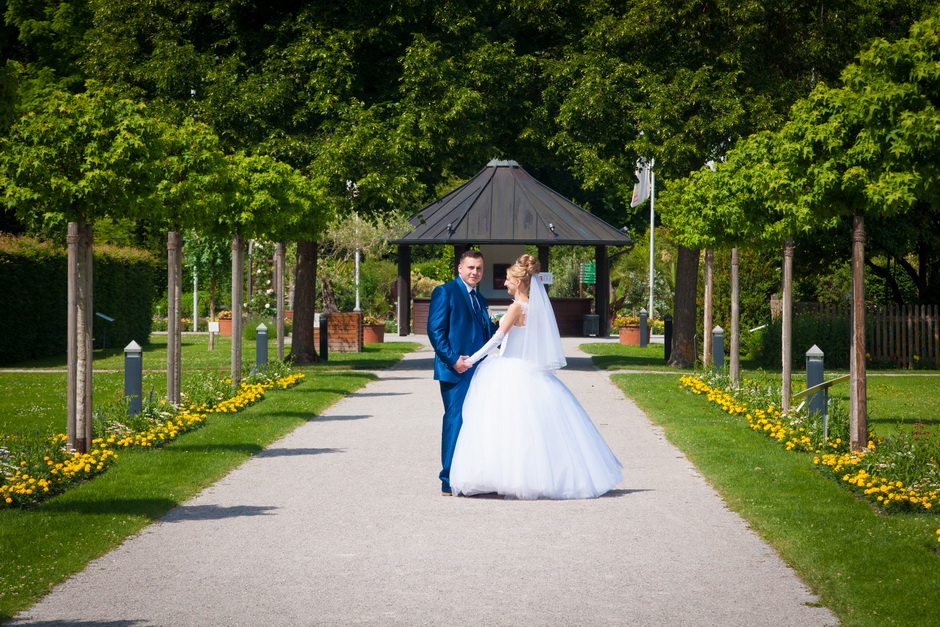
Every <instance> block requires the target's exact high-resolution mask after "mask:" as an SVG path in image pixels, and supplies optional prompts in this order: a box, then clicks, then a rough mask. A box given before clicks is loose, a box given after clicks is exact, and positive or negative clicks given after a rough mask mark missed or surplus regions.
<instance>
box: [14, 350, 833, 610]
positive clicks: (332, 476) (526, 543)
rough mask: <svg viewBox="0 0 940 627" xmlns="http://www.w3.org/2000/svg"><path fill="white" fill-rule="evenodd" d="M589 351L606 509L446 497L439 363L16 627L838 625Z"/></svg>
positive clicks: (214, 496)
mask: <svg viewBox="0 0 940 627" xmlns="http://www.w3.org/2000/svg"><path fill="white" fill-rule="evenodd" d="M407 339H409V340H418V341H423V340H424V338H422V337H409V338H407ZM581 341H583V340H576V339H572V340H566V350H567V352H568V355H569V356H570V364H569V367H568V368H566V369H565V370H563V371H561V372H560V373H559V376H560V377H561V378H562V380H563V381H565V383H566V384H567V385H568V386H569V387H570V388H571V389H572V391H573V392H574V393H575V394H576V395H577V397H578V398H579V399H580V400H581V402H582V404H583V405H584V406H585V409H586V410H587V411H588V413H589V414H590V415H591V416H592V418H593V419H594V422H595V424H597V425H598V428H599V429H600V430H601V432H602V433H603V434H604V437H605V438H606V439H607V441H608V443H609V444H610V445H611V448H612V449H613V450H614V452H615V453H616V454H617V456H618V457H619V458H620V460H621V461H622V462H623V464H624V476H625V479H624V481H623V483H622V484H621V485H619V486H618V487H617V489H616V490H614V491H613V492H611V493H609V494H607V495H605V496H603V497H601V498H599V499H595V500H587V501H535V502H523V501H505V500H502V499H498V498H492V497H476V498H454V497H442V496H441V495H440V490H439V482H438V481H437V472H438V464H439V454H440V453H439V451H440V414H441V412H442V409H441V402H440V396H439V392H438V386H437V383H436V382H434V381H433V380H432V378H431V377H432V374H431V364H432V358H433V353H432V352H431V351H430V348H428V347H427V346H425V348H424V349H423V350H421V351H418V352H416V353H413V354H410V355H408V356H407V357H406V358H405V360H404V361H403V362H402V363H401V364H399V365H398V366H396V367H395V368H393V369H391V370H388V371H384V372H381V373H380V376H381V378H380V380H378V381H375V382H373V383H371V384H369V385H368V386H367V387H366V388H364V389H362V390H361V391H360V392H359V393H356V394H353V395H351V396H349V397H347V398H345V399H343V400H342V401H340V402H338V403H337V404H336V405H334V406H333V407H331V408H329V409H328V410H327V411H325V412H324V413H323V415H322V416H319V417H317V418H316V419H315V420H312V421H310V422H309V423H306V424H305V425H303V426H301V427H300V428H298V429H297V430H295V431H294V432H293V433H291V434H290V435H288V436H287V437H285V438H284V439H282V440H280V441H279V442H276V443H275V444H273V445H272V446H271V447H269V448H268V449H266V450H265V451H263V452H262V453H260V454H258V455H257V456H256V457H254V458H253V459H251V460H250V461H248V462H247V463H245V464H244V465H242V466H241V467H240V468H238V469H236V470H235V471H233V472H232V473H230V474H229V475H228V476H227V477H225V478H224V479H223V480H221V481H220V482H218V483H217V484H215V485H213V486H212V487H210V488H208V489H206V490H205V491H204V492H203V493H201V494H200V495H199V496H197V497H196V498H194V499H193V500H191V501H190V502H188V503H186V504H185V505H183V506H181V507H178V508H176V509H175V510H173V511H172V512H170V513H169V514H168V515H167V516H166V517H165V518H164V519H162V520H161V521H159V522H157V523H155V524H153V525H151V526H150V527H148V528H147V529H146V530H144V531H143V532H142V533H140V534H139V535H137V536H135V537H133V538H130V539H128V541H127V542H125V543H124V544H123V545H122V546H121V547H119V548H118V549H116V550H114V551H113V552H111V553H110V554H108V555H106V556H105V557H103V558H101V559H99V560H96V561H94V562H92V563H91V564H89V566H88V567H87V568H86V569H85V570H84V571H83V572H82V573H80V574H78V575H76V576H74V577H72V578H71V579H70V580H69V581H67V582H65V583H64V584H62V585H60V586H58V587H57V588H55V590H53V592H52V593H51V594H49V595H48V596H47V597H46V598H45V599H44V600H43V601H42V602H40V603H39V604H37V605H36V606H34V607H33V608H32V609H31V610H30V611H28V612H26V613H24V614H21V615H20V616H18V617H17V618H16V619H14V620H13V621H12V622H11V623H10V624H12V625H42V626H44V627H47V626H52V625H70V626H75V625H109V626H137V625H141V626H143V625H148V626H149V625H161V626H186V625H270V624H277V625H350V624H366V625H708V626H714V625H747V626H754V625H799V626H806V625H836V624H838V621H837V620H836V619H835V617H834V616H833V615H832V614H831V613H830V612H829V611H828V610H827V609H825V608H820V607H813V606H812V605H811V604H813V603H814V602H815V601H816V599H815V597H814V596H813V595H812V594H811V593H810V592H809V591H808V590H807V589H806V587H805V586H804V585H803V584H802V583H801V582H800V581H799V580H798V579H797V578H796V576H795V575H794V573H793V572H792V571H791V570H790V569H789V568H788V567H786V566H785V565H784V564H783V563H782V562H781V560H780V559H779V557H777V555H776V553H775V552H774V551H773V550H772V549H771V548H769V547H768V546H767V545H766V544H764V543H763V542H762V541H761V540H760V539H759V538H758V537H757V536H756V534H754V533H753V532H752V531H751V530H750V529H749V528H748V526H747V524H746V523H745V522H744V521H743V520H742V519H741V518H740V517H739V516H737V515H736V514H735V513H733V512H731V511H729V510H728V509H727V508H726V507H725V505H724V503H723V502H722V501H721V499H720V498H719V497H718V496H717V495H716V493H715V492H714V490H712V489H711V488H710V487H709V486H708V484H707V483H706V482H705V481H704V480H703V479H702V478H701V476H700V475H699V474H698V472H697V471H696V469H695V468H694V467H693V466H692V465H691V464H690V463H689V461H688V460H687V459H686V458H685V457H684V456H683V455H682V454H681V453H680V452H679V451H678V450H677V449H676V448H674V447H673V446H672V445H670V444H669V443H668V442H666V440H665V438H664V437H663V435H662V433H661V431H660V430H659V429H658V428H656V427H654V426H653V425H652V424H651V423H650V422H649V420H648V419H647V418H646V416H645V415H644V414H643V413H642V412H641V411H639V409H637V407H636V406H635V405H634V404H633V403H632V402H630V401H628V400H626V399H624V398H623V395H622V394H621V392H620V391H619V390H618V389H617V388H616V387H615V386H614V385H613V384H611V383H610V380H609V378H608V375H606V374H605V373H602V372H598V371H596V370H595V369H594V368H593V367H592V366H591V365H590V361H589V360H588V358H587V357H585V356H584V355H583V353H579V352H578V351H577V348H576V347H577V344H578V343H580V342H581ZM642 376H674V375H661V374H660V375H657V374H647V375H642ZM310 384H315V383H312V382H308V383H307V384H306V385H310Z"/></svg>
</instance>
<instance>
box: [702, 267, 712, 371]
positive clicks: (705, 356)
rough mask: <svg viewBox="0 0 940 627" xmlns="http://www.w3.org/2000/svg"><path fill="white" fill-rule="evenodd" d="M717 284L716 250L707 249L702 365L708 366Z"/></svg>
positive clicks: (710, 360)
mask: <svg viewBox="0 0 940 627" xmlns="http://www.w3.org/2000/svg"><path fill="white" fill-rule="evenodd" d="M714 286H715V251H713V250H706V251H705V303H704V307H705V317H704V321H703V325H704V326H703V327H702V328H703V330H704V333H703V337H704V341H703V342H702V365H703V366H708V364H710V363H711V362H712V327H713V326H714V324H713V322H714V317H713V316H712V290H713V289H714Z"/></svg>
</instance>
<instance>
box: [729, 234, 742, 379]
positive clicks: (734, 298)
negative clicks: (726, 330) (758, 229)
mask: <svg viewBox="0 0 940 627" xmlns="http://www.w3.org/2000/svg"><path fill="white" fill-rule="evenodd" d="M729 350H730V351H731V360H730V364H729V371H730V372H729V373H730V375H731V383H732V384H733V385H737V384H738V379H740V378H741V291H740V289H739V286H738V249H737V247H734V248H732V249H731V346H730V348H729Z"/></svg>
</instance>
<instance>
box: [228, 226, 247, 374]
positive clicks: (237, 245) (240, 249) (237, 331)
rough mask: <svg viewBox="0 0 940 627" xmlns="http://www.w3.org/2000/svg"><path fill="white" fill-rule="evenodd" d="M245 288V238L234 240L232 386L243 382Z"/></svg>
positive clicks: (235, 237)
mask: <svg viewBox="0 0 940 627" xmlns="http://www.w3.org/2000/svg"><path fill="white" fill-rule="evenodd" d="M244 288H245V238H244V237H242V236H241V235H236V236H234V237H233V238H232V363H231V367H230V372H231V377H232V384H233V385H238V384H239V383H241V380H242V326H244V324H243V323H244V321H243V319H242V302H243V299H244Z"/></svg>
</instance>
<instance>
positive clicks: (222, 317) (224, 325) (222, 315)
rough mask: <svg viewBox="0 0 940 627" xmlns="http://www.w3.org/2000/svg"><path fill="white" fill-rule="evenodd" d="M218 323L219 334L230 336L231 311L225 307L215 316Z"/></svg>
mask: <svg viewBox="0 0 940 627" xmlns="http://www.w3.org/2000/svg"><path fill="white" fill-rule="evenodd" d="M215 319H216V321H218V323H219V335H225V336H228V337H231V336H232V312H231V311H229V310H227V309H225V310H222V311H220V312H219V314H218V315H217V316H216V317H215Z"/></svg>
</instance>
